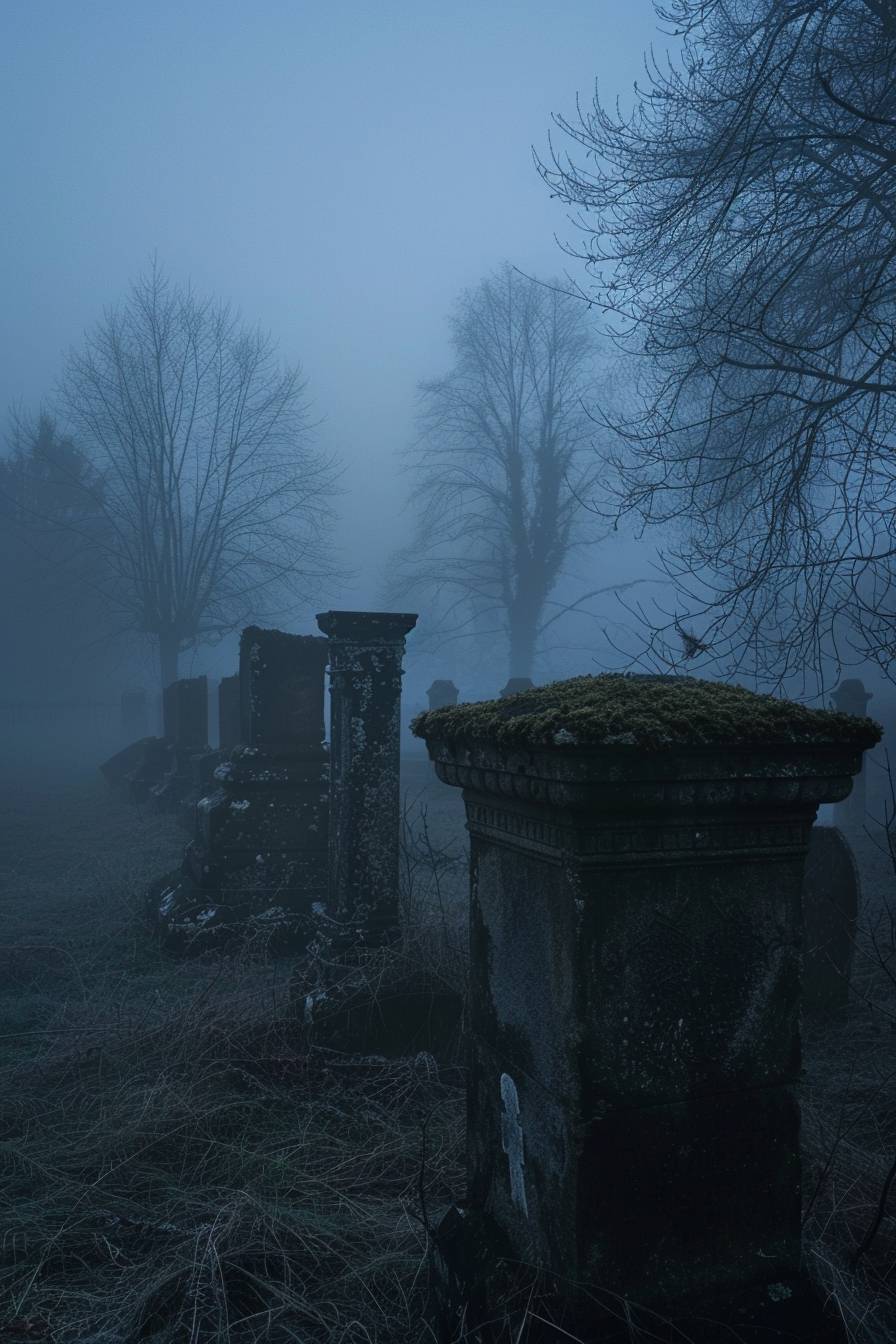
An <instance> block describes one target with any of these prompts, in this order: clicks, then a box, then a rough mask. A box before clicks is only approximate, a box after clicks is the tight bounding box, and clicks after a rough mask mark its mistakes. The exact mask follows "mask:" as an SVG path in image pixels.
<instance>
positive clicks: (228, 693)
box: [218, 673, 242, 751]
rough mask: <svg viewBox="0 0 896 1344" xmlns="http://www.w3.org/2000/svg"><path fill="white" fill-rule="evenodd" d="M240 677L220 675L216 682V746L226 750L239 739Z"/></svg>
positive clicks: (234, 745)
mask: <svg viewBox="0 0 896 1344" xmlns="http://www.w3.org/2000/svg"><path fill="white" fill-rule="evenodd" d="M241 737H242V734H241V725H240V678H239V673H235V674H234V675H233V676H232V677H222V678H221V680H220V681H219V682H218V746H219V747H220V748H221V749H222V750H223V751H227V750H228V749H229V748H230V747H236V746H238V745H239V743H240V741H241Z"/></svg>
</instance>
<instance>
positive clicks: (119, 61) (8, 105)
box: [0, 0, 666, 607]
mask: <svg viewBox="0 0 896 1344" xmlns="http://www.w3.org/2000/svg"><path fill="white" fill-rule="evenodd" d="M655 36H657V28H656V21H655V18H654V15H653V12H652V8H651V6H650V5H649V4H648V3H647V0H638V3H636V4H634V5H627V6H625V7H620V6H618V5H615V4H610V3H609V2H606V3H597V4H594V3H584V2H582V3H569V4H565V5H562V6H559V7H549V8H546V7H545V6H543V5H538V4H534V3H523V4H519V3H515V4H509V3H494V4H489V5H480V4H472V3H470V4H452V5H447V6H445V5H435V4H422V5H420V4H410V3H406V4H405V3H384V4H377V5H376V6H370V5H363V4H348V3H346V4H339V5H333V6H314V5H309V4H300V5H294V4H286V3H284V4H276V3H271V4H266V5H263V6H259V7H255V6H253V7H251V9H250V8H249V7H247V6H245V5H240V4H233V3H224V4H218V3H215V4H211V3H197V4H194V5H190V6H188V7H185V8H184V7H181V6H177V5H173V4H167V3H165V4H161V5H159V6H154V7H153V8H152V10H151V11H139V10H137V9H135V8H134V7H133V6H130V5H125V6H122V5H117V4H111V3H97V4H90V5H88V6H82V5H79V6H71V5H67V4H62V3H47V4H41V5H39V6H27V7H26V6H7V7H6V8H5V12H4V16H3V44H2V46H3V50H2V56H0V62H2V65H0V69H2V79H3V101H4V106H5V116H4V118H3V126H2V129H0V143H2V147H3V162H4V165H5V175H6V182H5V188H4V192H3V205H2V207H0V208H2V216H0V218H2V229H3V237H4V241H5V246H4V260H3V263H2V265H3V276H2V292H3V305H2V313H0V352H2V359H0V405H4V406H5V405H8V404H10V403H13V402H22V403H25V404H26V405H28V406H33V405H36V404H39V403H40V402H42V401H48V400H51V399H52V394H53V389H54V385H55V383H56V380H57V378H58V374H59V366H60V362H61V359H62V357H63V355H64V353H65V351H66V350H67V349H68V348H69V347H70V346H71V345H76V344H78V343H79V342H80V340H81V338H82V335H83V332H84V330H85V329H86V328H88V327H90V326H91V325H92V324H93V323H94V322H95V321H96V320H97V319H98V318H99V317H100V316H101V315H102V312H103V309H104V308H105V307H107V306H108V305H110V304H113V303H115V302H116V301H118V300H119V299H120V297H121V296H122V295H123V293H124V292H125V290H126V288H127V286H128V284H129V283H130V281H131V280H132V279H133V278H134V277H135V275H136V274H137V273H138V272H140V271H141V270H142V269H143V268H144V267H145V265H146V263H147V260H148V258H149V257H150V256H151V255H152V254H153V253H157V255H158V258H159V260H160V262H161V263H162V265H163V266H164V267H165V268H166V270H167V272H168V273H169V274H170V275H171V276H172V278H174V279H177V280H179V281H190V282H191V283H192V284H193V285H194V286H195V287H196V289H197V291H200V292H202V293H213V294H214V295H216V296H218V297H220V298H222V299H226V300H230V301H232V302H233V303H234V304H235V305H237V306H238V307H239V308H240V309H241V310H242V313H243V315H244V316H245V318H246V319H247V320H248V321H249V322H251V323H258V324H259V325H260V326H262V327H263V328H265V329H269V330H270V331H271V332H272V333H273V334H274V336H275V337H276V339H277V340H278V342H279V344H280V349H281V352H282V354H283V355H284V357H286V358H289V359H298V360H300V361H301V363H302V365H303V368H304V371H305V373H306V375H307V378H308V381H309V393H310V396H311V398H312V400H313V407H314V412H315V414H316V415H317V416H318V417H319V419H320V421H321V424H320V428H319V431H318V433H319V439H320V441H321V442H322V443H323V444H324V445H326V446H327V447H331V448H332V449H333V450H335V451H336V452H337V453H338V454H339V455H340V457H341V458H342V460H343V461H344V463H345V467H346V473H345V478H344V482H343V484H344V487H345V494H344V495H343V497H342V498H341V500H340V502H339V513H340V515H341V522H340V533H339V540H340V541H341V542H342V544H343V546H344V547H345V550H346V560H347V562H348V564H349V566H350V567H351V568H352V569H354V570H355V571H356V577H355V579H354V581H353V582H352V584H351V585H350V586H349V587H347V588H346V589H345V590H344V591H343V592H342V594H341V595H340V601H341V602H342V603H343V604H344V605H346V606H352V605H354V606H358V607H364V606H367V605H370V604H371V603H375V602H376V600H377V591H378V583H379V579H380V569H381V566H382V562H383V558H384V553H385V552H386V551H387V550H388V549H390V548H391V547H392V546H393V545H394V541H395V529H396V527H401V526H402V525H403V524H402V521H401V514H400V507H401V502H402V493H403V492H402V487H401V484H400V482H399V481H398V480H397V478H396V463H395V456H394V454H395V450H396V448H399V447H401V446H402V445H404V444H405V443H406V442H407V441H408V439H409V438H410V436H411V434H412V413H413V403H414V389H415V385H416V383H417V381H418V380H419V379H420V378H422V377H425V376H432V375H435V374H438V373H439V372H441V371H442V369H443V366H444V365H445V363H446V360H447V358H448V346H447V331H446V326H445V316H446V313H447V310H448V308H449V307H450V304H451V302H452V300H453V298H454V296H455V294H456V293H457V292H458V290H460V289H462V288H463V287H465V286H469V285H473V284H475V283H476V282H477V281H478V279H479V278H480V277H481V276H482V275H483V274H484V273H486V272H488V271H489V270H490V269H491V268H493V267H494V266H495V265H497V264H498V263H500V262H501V261H502V260H504V259H505V258H506V259H509V260H510V261H512V262H513V263H514V264H516V265H518V266H520V267H521V268H524V269H527V270H531V271H532V272H533V273H536V274H552V273H557V272H559V271H562V269H563V264H564V258H563V256H562V254H561V253H560V251H559V248H558V246H557V243H556V242H555V238H554V235H555V234H559V235H561V236H563V235H566V234H568V233H569V229H568V226H567V221H566V218H565V212H564V210H563V208H562V207H561V206H559V205H558V204H557V203H556V202H554V201H552V200H550V198H549V193H548V191H547V190H546V188H545V186H544V185H543V183H542V182H541V181H540V180H539V178H538V176H537V174H536V172H535V169H534V167H533V163H532V153H531V149H532V146H535V147H536V148H537V149H538V150H540V151H542V152H544V151H545V150H546V147H547V137H548V131H549V127H550V117H551V113H552V112H556V111H563V112H567V113H571V112H573V111H574V107H575V100H576V96H577V95H581V96H582V97H583V98H584V99H585V100H589V99H590V97H591V94H592V90H593V82H594V79H595V77H598V78H599V79H600V81H601V84H602V87H603V88H604V89H605V90H606V92H607V93H610V92H611V91H612V92H613V93H617V92H618V93H619V94H620V95H622V96H623V97H625V96H626V95H627V94H628V93H630V90H631V86H632V83H633V81H634V80H635V79H636V78H637V76H638V73H639V71H640V69H641V61H642V53H643V51H644V49H645V47H646V46H647V45H648V44H649V43H650V42H651V41H652V40H653V39H654V38H655ZM665 40H666V39H664V38H661V41H662V42H665Z"/></svg>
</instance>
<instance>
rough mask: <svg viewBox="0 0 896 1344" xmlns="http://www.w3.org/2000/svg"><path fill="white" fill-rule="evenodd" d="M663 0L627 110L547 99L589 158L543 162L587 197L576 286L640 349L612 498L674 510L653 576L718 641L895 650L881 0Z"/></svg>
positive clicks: (630, 507)
mask: <svg viewBox="0 0 896 1344" xmlns="http://www.w3.org/2000/svg"><path fill="white" fill-rule="evenodd" d="M658 12H659V14H660V16H661V18H662V19H665V20H667V21H668V22H669V23H671V24H672V26H673V28H674V30H675V32H676V33H677V34H678V35H679V36H680V37H682V39H683V41H682V45H681V50H680V54H679V55H678V56H677V57H676V58H674V59H673V60H671V61H670V62H669V63H668V65H663V66H662V67H660V66H659V65H657V64H655V63H651V65H650V66H649V67H648V84H647V87H646V88H644V89H642V90H640V91H639V94H638V97H637V101H636V106H635V109H634V112H633V113H632V115H631V116H628V117H626V116H622V115H620V114H619V113H618V112H617V113H615V114H613V113H611V112H609V111H608V110H607V109H606V108H605V107H604V106H603V105H602V104H601V103H600V101H599V100H598V99H595V102H594V105H593V107H592V108H591V109H590V110H588V111H582V112H580V114H579V117H578V119H577V120H573V121H569V120H564V119H562V118H561V119H559V125H560V127H561V129H562V131H563V132H565V133H566V135H567V136H568V137H571V138H572V140H573V141H574V142H576V143H577V145H578V146H579V147H580V149H581V150H582V151H583V154H581V155H579V154H577V151H576V148H575V147H573V148H572V149H571V150H570V151H569V153H568V154H567V155H565V156H561V155H560V154H559V153H557V152H556V150H555V151H554V152H553V158H552V162H550V163H548V164H547V165H542V171H543V173H544V176H545V178H546V179H547V181H548V182H549V183H550V185H551V188H552V190H553V191H554V193H555V194H556V195H558V196H559V197H560V198H561V199H563V200H564V201H566V202H567V203H569V204H571V205H573V206H574V207H576V208H577V214H576V216H575V218H576V220H577V222H578V224H579V225H580V227H581V228H582V229H583V230H584V233H585V239H586V240H585V242H584V246H583V247H581V248H575V247H573V248H571V249H570V250H572V251H574V252H576V253H577V254H578V255H579V256H581V257H582V258H584V259H585V261H586V263H587V267H588V270H589V272H590V275H591V278H592V280H593V285H591V286H590V287H588V289H587V297H588V299H589V301H590V302H592V303H594V304H596V305H598V306H599V307H600V308H602V309H603V310H604V312H605V313H607V314H609V315H611V316H612V318H613V319H615V330H616V333H617V337H618V339H619V340H620V341H621V343H622V345H623V346H624V347H625V348H626V349H627V350H628V351H630V352H631V353H632V354H634V355H636V356H637V357H638V359H639V360H640V372H639V376H638V396H637V399H635V398H632V399H631V403H630V406H629V408H628V409H627V412H626V416H625V418H624V420H622V419H621V418H620V419H617V420H616V422H615V423H614V426H613V427H614V428H615V430H616V431H617V433H618V434H619V436H620V439H621V445H622V446H621V447H620V449H619V450H618V451H617V452H616V453H615V454H614V459H613V460H614V466H615V468H616V473H615V499H614V507H615V509H616V510H617V511H619V512H621V513H625V512H630V513H633V514H634V515H635V516H638V517H640V519H641V520H642V521H643V522H646V523H665V524H669V523H670V522H675V523H677V524H678V525H679V526H678V530H677V537H676V540H675V542H674V543H673V544H672V545H671V546H670V548H669V549H668V550H667V552H666V553H665V554H666V567H667V572H668V573H669V575H670V576H671V577H673V578H674V579H675V580H676V582H677V583H678V585H679V588H680V590H681V591H682V592H685V593H686V595H687V598H688V606H689V608H690V614H691V617H692V618H693V617H694V616H695V615H696V616H698V617H699V618H700V619H698V621H697V624H698V625H699V627H700V630H701V640H705V641H706V643H707V644H709V645H710V646H711V648H712V656H713V657H716V656H718V657H722V658H723V659H724V660H725V661H727V662H728V664H729V666H731V667H736V666H740V665H742V664H744V663H746V662H747V661H750V662H752V664H753V666H754V667H755V668H756V669H757V670H758V671H760V672H762V673H764V674H765V675H768V676H774V677H777V678H783V677H786V676H787V675H789V674H791V673H793V672H794V671H796V670H798V669H799V668H800V667H802V666H804V665H805V664H806V663H809V662H811V663H812V664H813V665H814V666H815V667H816V668H817V669H818V670H820V669H821V665H822V663H823V662H824V660H825V659H827V658H833V659H834V660H835V661H839V659H840V658H841V657H846V656H848V653H849V651H850V649H852V650H854V651H858V652H860V653H861V654H864V655H865V656H869V655H870V656H872V657H876V658H877V659H878V660H879V661H880V663H881V665H882V666H884V667H885V668H887V669H890V668H891V666H892V664H893V660H894V658H896V628H894V617H896V602H894V598H896V593H894V588H893V564H894V557H896V543H894V539H893V538H894V526H893V524H894V505H896V453H894V445H896V438H894V435H896V397H894V392H896V324H894V313H896V306H894V300H896V7H894V6H893V4H891V3H889V0H796V3H793V4H783V3H780V2H779V0H760V3H758V4H756V3H749V4H748V3H746V2H745V0H673V3H672V4H671V5H670V6H669V8H668V9H665V10H664V9H659V10H658ZM677 619H678V616H677V614H675V613H669V619H668V622H667V623H666V624H665V625H664V626H661V627H660V628H658V629H656V630H655V631H654V642H653V647H654V650H655V651H659V652H662V650H663V649H668V643H667V636H672V637H674V633H675V623H676V620H677ZM844 638H845V641H846V642H845V643H844ZM673 642H674V641H673Z"/></svg>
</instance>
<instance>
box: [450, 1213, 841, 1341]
mask: <svg viewBox="0 0 896 1344" xmlns="http://www.w3.org/2000/svg"><path fill="white" fill-rule="evenodd" d="M433 1242H434V1245H433V1251H432V1257H431V1267H432V1278H431V1293H430V1299H429V1307H428V1312H427V1315H428V1319H429V1325H430V1327H431V1329H432V1331H433V1334H434V1337H435V1339H436V1341H438V1344H454V1341H456V1340H457V1339H458V1338H460V1326H461V1324H462V1325H463V1328H464V1330H465V1331H466V1334H464V1338H469V1339H474V1338H475V1339H476V1340H477V1341H478V1344H507V1342H508V1341H511V1340H512V1341H514V1344H516V1341H520V1342H521V1344H523V1342H524V1344H556V1342H557V1341H558V1340H559V1339H566V1338H574V1339H576V1340H578V1341H580V1342H581V1344H631V1341H632V1340H633V1339H635V1338H638V1339H641V1338H644V1339H650V1340H651V1341H654V1344H684V1341H687V1342H688V1344H719V1342H720V1341H722V1340H726V1341H730V1344H847V1336H846V1334H845V1333H844V1331H843V1329H842V1325H841V1323H840V1321H839V1318H838V1317H837V1316H836V1315H835V1314H834V1312H833V1311H832V1310H831V1309H829V1308H828V1307H826V1305H825V1303H824V1301H823V1300H822V1297H821V1296H820V1294H819V1293H818V1292H817V1290H816V1289H815V1287H814V1285H812V1284H811V1283H810V1282H809V1280H808V1278H807V1277H805V1276H803V1275H800V1276H796V1277H794V1276H790V1277H788V1278H786V1279H781V1280H775V1281H771V1282H767V1283H756V1284H753V1285H750V1286H747V1287H743V1288H740V1289H739V1290H737V1291H736V1292H731V1293H727V1294H724V1295H719V1294H715V1295H713V1296H707V1297H704V1298H701V1299H695V1298H690V1299H688V1300H685V1301H680V1302H677V1303H674V1304H672V1303H654V1304H653V1305H652V1306H650V1307H643V1306H640V1305H639V1304H638V1303H636V1302H632V1301H630V1300H626V1299H623V1298H620V1297H619V1296H618V1295H617V1294H613V1293H602V1292H601V1291H600V1290H599V1289H595V1290H593V1291H590V1292H588V1293H584V1292H580V1291H579V1292H577V1291H576V1288H575V1285H574V1284H570V1283H561V1282H558V1281H557V1280H556V1279H554V1278H551V1276H549V1275H547V1274H545V1273H544V1272H543V1271H539V1270H537V1269H535V1268H533V1267H532V1266H527V1265H521V1264H520V1262H519V1260H518V1259H517V1258H516V1257H515V1255H514V1252H513V1249H512V1247H511V1246H510V1244H509V1242H507V1240H506V1238H504V1237H503V1236H502V1234H501V1232H500V1229H499V1228H498V1227H497V1226H496V1225H495V1224H494V1223H493V1222H492V1221H491V1220H490V1219H488V1218H487V1217H486V1216H484V1215H482V1214H479V1213H477V1212H476V1211H475V1210H472V1209H469V1208H462V1207H458V1206H453V1207H452V1208H450V1209H448V1211H447V1212H446V1213H444V1214H443V1216H442V1217H441V1218H440V1220H439V1221H438V1224H437V1226H436V1230H435V1235H434V1238H433Z"/></svg>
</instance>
